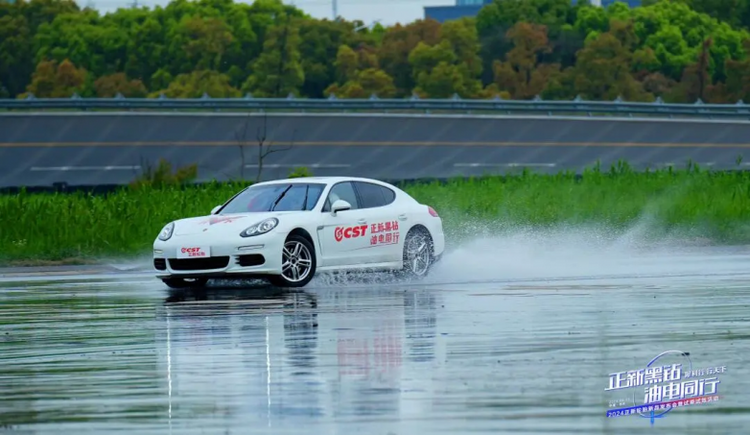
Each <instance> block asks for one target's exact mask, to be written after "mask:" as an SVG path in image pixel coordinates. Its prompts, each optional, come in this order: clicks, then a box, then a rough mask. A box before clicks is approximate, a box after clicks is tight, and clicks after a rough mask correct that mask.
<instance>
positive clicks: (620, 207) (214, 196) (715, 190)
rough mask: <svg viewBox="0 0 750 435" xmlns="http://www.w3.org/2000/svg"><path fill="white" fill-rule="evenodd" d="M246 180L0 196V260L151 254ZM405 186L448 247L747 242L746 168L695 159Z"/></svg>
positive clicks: (749, 200)
mask: <svg viewBox="0 0 750 435" xmlns="http://www.w3.org/2000/svg"><path fill="white" fill-rule="evenodd" d="M245 185H246V184H244V183H219V182H216V183H211V184H207V185H202V186H200V187H183V186H168V187H162V188H149V187H145V188H139V189H132V188H123V189H122V190H119V191H117V192H115V193H110V194H107V195H91V194H86V193H65V194H61V193H58V194H49V193H48V194H43V193H39V194H29V193H23V192H22V193H20V194H15V195H0V246H1V247H2V249H1V250H0V263H2V264H6V265H7V264H19V262H20V263H25V264H33V263H34V262H40V263H43V264H49V263H50V262H68V263H71V262H72V263H86V262H92V261H93V262H95V261H97V260H99V259H105V258H107V259H112V258H120V257H131V256H140V255H148V254H149V253H150V249H151V244H152V243H153V240H154V238H155V237H156V235H157V233H158V232H159V230H160V229H161V228H162V227H163V226H164V225H165V224H166V223H168V222H170V221H172V220H175V219H180V218H183V217H190V216H199V215H206V214H208V213H209V212H210V210H211V209H212V208H213V207H214V206H215V205H218V204H220V203H222V202H223V201H225V200H226V199H228V198H229V197H230V196H232V195H233V194H234V193H236V192H237V191H238V190H240V189H241V188H243V187H244V186H245ZM403 188H404V189H405V190H406V191H407V192H408V193H409V194H411V195H413V196H414V197H415V198H416V199H417V200H419V201H421V202H423V203H425V204H429V205H431V206H433V207H434V208H435V209H437V210H438V212H439V213H440V215H441V217H442V218H443V222H444V226H445V230H446V236H447V239H448V242H449V243H454V244H455V243H460V242H461V241H462V240H467V239H471V238H477V237H478V236H479V237H489V236H491V235H497V234H500V233H502V232H508V231H518V230H519V229H531V230H534V229H543V228H551V227H558V228H559V227H560V226H561V225H563V226H568V227H591V226H596V227H599V228H606V229H607V230H608V231H610V232H611V233H612V234H616V233H618V232H624V231H627V230H628V229H629V228H631V227H632V226H633V225H635V224H637V223H642V224H643V223H645V225H646V226H647V227H648V237H651V238H654V239H658V238H660V237H664V236H665V235H667V234H676V233H679V234H680V236H681V237H700V238H703V239H708V240H710V241H711V242H715V243H721V244H740V243H748V242H750V225H748V219H749V218H750V173H748V172H740V171H737V172H718V171H705V170H702V169H700V168H698V167H696V166H691V167H689V168H688V169H685V170H673V169H671V168H667V169H663V170H657V171H646V172H636V171H633V170H631V169H630V168H629V167H628V166H627V165H626V164H622V163H621V164H618V165H616V166H613V167H612V168H611V169H610V170H609V171H602V170H601V169H600V168H598V167H595V168H593V169H589V170H587V171H585V172H584V173H583V175H582V176H576V175H575V174H573V173H559V174H556V175H543V174H535V173H532V172H530V171H523V172H522V173H518V174H515V175H505V176H487V177H477V178H470V179H454V180H450V181H448V182H442V183H441V182H432V183H421V184H410V185H405V186H403Z"/></svg>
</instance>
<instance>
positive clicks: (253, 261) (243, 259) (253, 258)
mask: <svg viewBox="0 0 750 435" xmlns="http://www.w3.org/2000/svg"><path fill="white" fill-rule="evenodd" d="M265 262H266V259H265V258H264V257H263V256H262V255H260V254H248V255H240V256H239V257H237V264H239V265H240V266H242V267H250V266H260V265H261V264H263V263H265Z"/></svg>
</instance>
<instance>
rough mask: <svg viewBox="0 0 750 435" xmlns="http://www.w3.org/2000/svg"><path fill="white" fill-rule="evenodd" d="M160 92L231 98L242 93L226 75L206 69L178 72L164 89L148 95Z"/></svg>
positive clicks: (188, 96) (156, 94) (154, 95)
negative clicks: (185, 72)
mask: <svg viewBox="0 0 750 435" xmlns="http://www.w3.org/2000/svg"><path fill="white" fill-rule="evenodd" d="M162 93H164V95H165V96H167V97H169V98H199V97H202V96H203V95H204V94H206V95H208V96H209V97H212V98H232V97H239V96H241V95H242V93H241V92H240V91H239V90H238V89H237V88H234V87H232V85H231V84H230V83H229V77H228V76H227V75H225V74H221V73H218V72H216V71H207V70H203V71H193V72H191V73H190V74H180V75H178V76H177V77H175V78H174V80H173V81H171V82H170V83H169V86H168V87H167V88H166V89H162V90H161V91H157V92H152V93H151V94H150V95H149V96H150V97H157V96H159V95H160V94H162Z"/></svg>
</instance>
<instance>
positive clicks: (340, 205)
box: [331, 199, 352, 216]
mask: <svg viewBox="0 0 750 435" xmlns="http://www.w3.org/2000/svg"><path fill="white" fill-rule="evenodd" d="M351 208H352V205H351V204H349V203H348V202H346V201H344V200H343V199H337V200H336V201H335V202H334V203H333V205H331V214H332V215H334V216H335V215H336V213H338V212H340V211H344V210H349V209H351Z"/></svg>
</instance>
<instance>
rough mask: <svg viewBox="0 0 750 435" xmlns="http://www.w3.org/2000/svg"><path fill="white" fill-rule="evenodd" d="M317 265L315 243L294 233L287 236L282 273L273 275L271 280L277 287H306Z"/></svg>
mask: <svg viewBox="0 0 750 435" xmlns="http://www.w3.org/2000/svg"><path fill="white" fill-rule="evenodd" d="M285 265H288V266H285ZM317 265H318V262H317V259H316V258H315V247H313V244H312V243H310V241H309V240H307V239H306V238H304V237H302V236H299V235H296V234H293V235H291V236H289V237H287V239H286V241H285V242H284V249H283V251H282V252H281V267H282V271H281V275H273V276H271V277H270V278H269V281H270V282H271V284H273V285H275V286H276V287H292V288H297V287H304V286H306V285H307V284H308V283H309V282H310V281H311V280H312V279H313V277H314V276H315V269H316V267H317ZM295 272H296V274H295Z"/></svg>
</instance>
